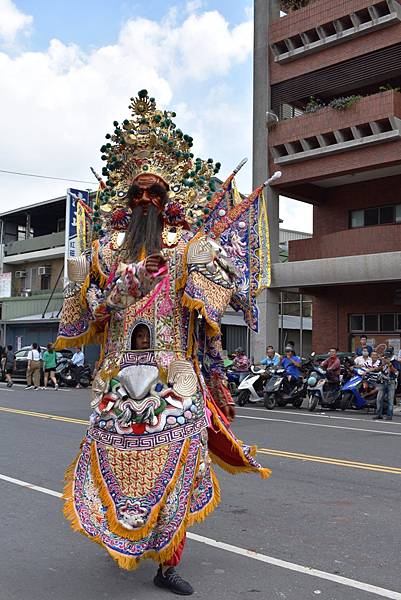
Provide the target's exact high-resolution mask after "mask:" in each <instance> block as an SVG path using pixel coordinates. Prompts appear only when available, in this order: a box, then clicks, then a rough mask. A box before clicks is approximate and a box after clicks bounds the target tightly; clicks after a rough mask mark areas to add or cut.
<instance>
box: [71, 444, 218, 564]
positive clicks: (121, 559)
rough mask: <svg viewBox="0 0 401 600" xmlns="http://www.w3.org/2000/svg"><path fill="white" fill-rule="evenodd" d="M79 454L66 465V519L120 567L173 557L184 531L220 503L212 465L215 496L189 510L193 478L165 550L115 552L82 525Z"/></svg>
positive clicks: (163, 561)
mask: <svg viewBox="0 0 401 600" xmlns="http://www.w3.org/2000/svg"><path fill="white" fill-rule="evenodd" d="M79 457H80V454H79V455H78V457H77V458H76V459H75V460H74V461H73V462H72V463H71V465H70V466H69V467H68V468H67V470H66V472H65V479H66V485H65V489H64V494H63V498H64V500H65V504H64V509H63V513H64V515H65V517H66V519H67V520H68V521H69V522H70V525H71V527H72V529H73V530H74V531H79V532H80V533H82V534H83V535H84V536H85V537H87V538H89V539H90V540H91V541H93V542H96V543H97V544H99V545H100V546H102V547H103V548H104V549H106V550H107V552H108V553H109V554H110V556H111V557H112V558H113V559H114V560H115V561H116V562H117V564H118V566H119V567H120V568H121V569H124V570H127V571H133V570H134V569H136V568H137V567H138V565H139V563H140V562H141V561H142V560H145V559H151V560H154V561H155V562H157V563H165V562H168V561H169V560H170V559H171V558H172V556H173V554H174V553H175V551H176V550H177V548H178V546H179V544H180V542H181V540H182V538H183V537H184V535H185V532H186V530H187V528H188V527H190V526H192V525H194V524H195V523H201V522H202V521H204V520H205V518H206V517H207V516H208V515H209V514H210V513H211V512H213V511H214V510H215V508H216V507H217V505H218V504H219V502H220V487H219V483H218V481H217V477H216V475H215V473H214V471H213V469H212V468H211V469H210V471H211V476H212V484H213V498H212V499H211V500H210V502H209V503H208V504H207V505H206V506H205V507H204V508H203V509H202V510H200V511H198V512H196V513H194V514H192V515H191V514H190V512H189V511H190V508H189V505H190V499H191V496H192V492H193V489H194V486H195V484H196V481H194V484H193V487H192V490H191V493H190V495H189V499H188V505H187V510H186V517H185V519H184V520H183V522H182V524H181V526H180V527H179V528H178V530H177V531H176V532H175V534H174V536H173V538H172V540H171V542H170V544H169V545H168V547H167V548H165V549H164V550H162V551H161V552H156V551H155V550H149V551H147V552H145V553H144V554H143V555H142V556H141V557H138V558H136V557H133V556H130V557H128V556H124V555H122V554H120V553H118V552H116V551H115V550H111V549H110V548H108V547H107V546H106V545H105V544H104V543H103V542H102V540H101V539H100V538H99V537H98V536H91V535H89V534H88V533H86V531H85V530H84V529H83V527H82V525H81V522H80V520H79V517H78V514H77V512H76V510H75V507H74V475H75V470H76V466H77V463H78V460H79ZM180 462H181V464H182V465H183V464H184V462H185V459H184V457H182V458H181V459H180ZM199 462H200V456H198V462H197V468H198V466H199ZM124 537H127V530H125V529H124Z"/></svg>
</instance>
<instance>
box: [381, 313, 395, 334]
mask: <svg viewBox="0 0 401 600" xmlns="http://www.w3.org/2000/svg"><path fill="white" fill-rule="evenodd" d="M380 331H394V315H391V314H385V315H380Z"/></svg>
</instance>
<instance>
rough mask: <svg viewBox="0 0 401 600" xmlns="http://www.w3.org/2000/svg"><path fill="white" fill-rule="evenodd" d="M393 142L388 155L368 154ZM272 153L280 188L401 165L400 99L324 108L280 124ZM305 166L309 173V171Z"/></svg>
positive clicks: (382, 96)
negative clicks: (347, 173) (295, 183)
mask: <svg viewBox="0 0 401 600" xmlns="http://www.w3.org/2000/svg"><path fill="white" fill-rule="evenodd" d="M389 142H392V143H394V142H396V143H397V145H396V146H391V150H390V149H389V151H388V152H387V151H385V150H381V151H380V152H368V153H367V154H366V152H364V149H367V148H369V147H372V146H374V145H377V144H388V143H389ZM269 147H270V151H271V155H272V158H273V162H274V164H275V165H276V166H279V167H280V168H282V170H283V177H282V178H281V180H280V183H279V184H280V185H283V184H285V183H287V182H290V181H296V180H305V179H308V180H312V179H314V178H316V179H318V178H321V179H323V176H334V175H335V174H336V172H337V173H338V172H343V173H346V172H348V171H352V170H361V169H367V168H372V167H373V168H376V167H377V166H384V165H385V164H386V163H388V164H390V163H391V164H394V161H395V162H401V93H399V92H396V91H394V90H390V91H386V92H381V93H378V94H373V95H371V96H366V97H364V98H361V99H360V100H359V101H357V102H356V103H355V104H354V105H353V106H352V107H350V108H347V109H345V110H336V109H333V108H323V109H321V110H318V111H317V112H314V113H311V114H304V115H302V116H299V117H295V118H293V119H290V120H286V121H281V122H279V123H278V124H277V126H276V127H275V128H274V129H273V130H272V131H271V132H270V134H269ZM353 151H354V152H353ZM344 153H348V154H349V158H347V160H344V159H343V158H342V155H343V154H344ZM338 154H340V155H341V157H340V158H338V159H335V157H333V155H338ZM312 161H314V162H313V165H314V166H313V168H312ZM306 162H307V163H308V165H311V167H310V168H308V169H306V170H305V168H304V164H305V163H306ZM298 163H302V164H298Z"/></svg>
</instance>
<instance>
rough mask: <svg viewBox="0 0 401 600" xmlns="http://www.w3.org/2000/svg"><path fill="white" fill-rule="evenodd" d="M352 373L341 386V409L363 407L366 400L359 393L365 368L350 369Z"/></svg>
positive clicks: (361, 388)
mask: <svg viewBox="0 0 401 600" xmlns="http://www.w3.org/2000/svg"><path fill="white" fill-rule="evenodd" d="M352 371H353V375H352V376H351V378H350V379H348V380H347V381H345V382H344V383H343V385H342V387H341V401H340V406H341V410H346V409H347V408H357V409H359V408H365V407H366V406H368V402H367V400H366V399H365V398H364V397H363V396H362V395H361V392H362V391H363V380H364V377H365V376H366V371H365V369H352Z"/></svg>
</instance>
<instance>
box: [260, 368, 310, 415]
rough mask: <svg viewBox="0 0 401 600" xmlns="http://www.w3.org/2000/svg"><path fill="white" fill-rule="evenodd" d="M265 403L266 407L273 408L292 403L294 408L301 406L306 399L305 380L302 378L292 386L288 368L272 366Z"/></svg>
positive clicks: (265, 392) (266, 387)
mask: <svg viewBox="0 0 401 600" xmlns="http://www.w3.org/2000/svg"><path fill="white" fill-rule="evenodd" d="M269 374H270V378H269V379H268V381H267V383H266V386H265V390H264V397H263V403H264V405H265V408H267V409H268V410H272V409H273V408H274V407H275V406H286V405H287V404H292V405H293V407H294V408H300V407H301V406H302V402H303V400H304V382H303V379H302V378H300V379H299V380H298V381H297V382H296V384H295V385H294V386H292V387H290V384H289V381H288V379H287V373H286V370H285V369H284V368H283V367H280V366H279V367H272V368H271V369H270V370H269Z"/></svg>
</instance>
